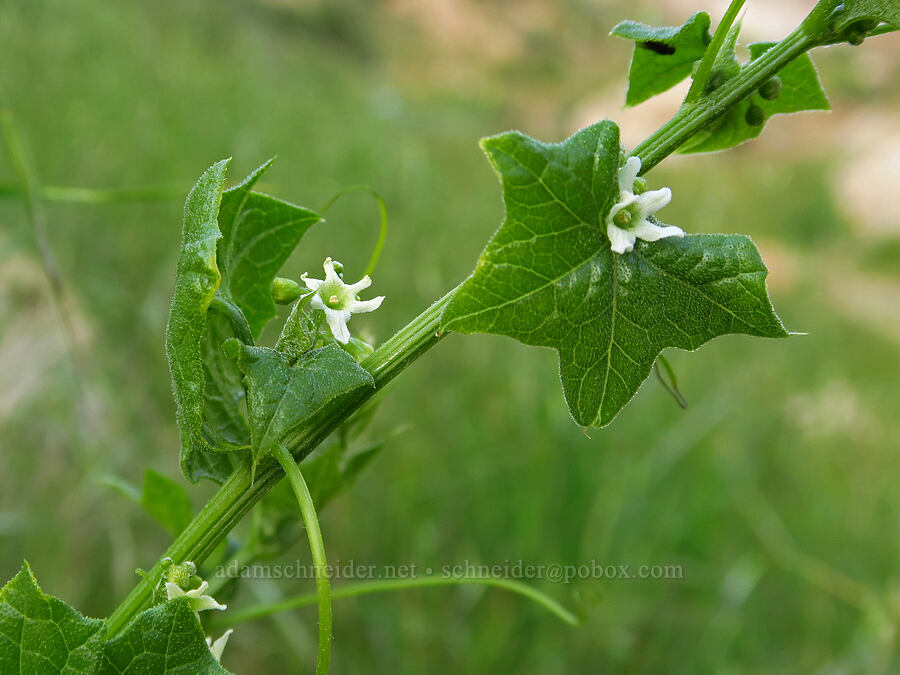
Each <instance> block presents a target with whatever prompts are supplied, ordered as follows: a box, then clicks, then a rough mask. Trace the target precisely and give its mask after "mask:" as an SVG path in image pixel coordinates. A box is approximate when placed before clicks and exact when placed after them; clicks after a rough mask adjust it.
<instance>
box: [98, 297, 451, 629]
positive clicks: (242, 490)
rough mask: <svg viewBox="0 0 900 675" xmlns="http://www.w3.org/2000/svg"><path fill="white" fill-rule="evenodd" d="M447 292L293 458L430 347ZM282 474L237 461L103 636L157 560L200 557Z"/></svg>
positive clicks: (307, 434)
mask: <svg viewBox="0 0 900 675" xmlns="http://www.w3.org/2000/svg"><path fill="white" fill-rule="evenodd" d="M452 295H453V291H451V292H450V293H448V294H447V295H445V296H444V297H443V298H441V299H440V300H438V301H437V302H436V303H434V304H433V305H432V306H431V307H429V308H428V309H426V310H425V311H424V312H422V313H421V314H420V315H419V316H417V317H416V318H415V319H413V320H412V321H411V322H410V323H409V324H407V325H406V326H405V327H404V328H402V329H401V330H400V331H399V332H397V334H396V335H394V337H392V338H391V339H389V340H388V341H387V342H385V343H384V344H383V345H381V346H380V347H379V348H378V349H376V350H375V351H374V352H373V353H372V354H371V355H369V356H368V358H366V359H365V360H364V361H363V362H362V364H361V365H362V366H363V367H364V368H366V370H368V371H369V372H370V373H372V376H373V377H374V379H375V389H368V390H365V389H364V390H362V391H359V392H357V393H355V394H354V395H353V396H348V397H344V398H342V399H340V400H339V402H338V403H337V405H335V406H332V407H329V408H328V409H326V410H323V411H322V412H321V413H319V414H318V415H317V416H316V417H314V418H313V419H312V420H310V422H309V424H308V425H307V426H306V427H305V428H304V429H303V430H302V431H301V432H300V433H299V435H298V436H296V437H295V438H293V439H291V442H290V443H288V444H287V445H288V447H289V448H290V450H291V454H292V456H293V457H294V459H295V460H296V461H298V462H299V461H301V460H302V459H303V458H304V457H306V456H307V455H308V454H309V453H310V452H312V451H313V450H314V449H315V448H316V446H318V445H319V443H321V442H322V441H323V440H325V438H326V437H327V436H328V435H329V434H331V433H332V432H333V431H335V430H336V429H337V428H338V427H339V426H340V425H341V424H343V423H344V422H345V421H346V420H347V419H348V418H349V417H350V416H351V415H352V414H353V413H354V412H355V411H356V410H357V409H358V408H360V407H361V406H362V405H363V404H364V403H365V402H366V401H368V400H369V399H370V398H371V397H372V396H374V395H375V393H376V392H377V391H380V390H381V389H383V388H384V386H385V385H387V383H388V382H390V381H391V380H392V379H394V377H396V376H397V375H398V374H399V373H400V372H401V371H403V369H405V368H406V367H407V366H408V365H409V364H411V363H412V362H413V361H415V360H416V359H418V358H419V357H420V356H421V355H422V354H424V353H425V352H426V351H428V350H429V349H431V347H433V346H434V345H435V344H437V342H438V341H439V340H440V339H441V337H443V334H442V333H441V332H440V319H441V311H442V310H443V309H444V306H445V305H446V304H447V302H448V301H449V300H450V297H451V296H452ZM283 477H284V471H283V469H282V468H281V466H280V465H279V464H278V462H276V461H274V460H270V461H263V462H261V463H260V465H259V466H258V468H257V472H256V480H255V481H252V480H251V477H250V467H249V466H242V467H239V468H237V469H235V471H234V473H233V474H231V476H230V477H229V478H228V479H227V480H226V481H225V482H224V483H223V484H222V487H220V488H219V490H218V492H216V493H215V494H214V495H213V496H212V498H211V499H210V500H209V501H208V502H207V503H206V505H205V506H204V507H203V509H202V510H201V511H200V513H198V514H197V515H196V516H195V517H194V519H193V520H192V521H191V523H190V524H189V525H188V526H187V528H185V530H184V531H183V532H182V533H181V534H180V535H179V536H178V538H177V539H175V541H174V542H173V543H172V545H171V546H170V547H169V549H168V550H167V551H166V552H165V553H164V554H163V555H162V556H161V558H160V561H159V562H157V563H156V565H154V567H153V569H151V570H150V572H149V574H148V575H147V578H144V579H141V581H139V582H138V584H137V585H136V586H135V587H134V589H133V590H132V591H131V593H129V594H128V596H127V597H126V598H125V600H124V601H123V602H122V604H121V605H119V607H118V608H117V609H116V610H115V611H114V612H113V613H112V615H111V616H110V617H109V620H108V622H107V630H108V632H109V635H110V636H112V635H115V634H116V633H118V632H119V631H121V630H122V629H123V628H124V627H125V625H126V624H127V623H128V622H129V621H130V620H131V619H132V618H133V617H134V616H135V615H137V613H138V612H140V611H141V610H142V609H143V608H144V607H145V606H146V605H147V604H148V603H149V602H150V600H151V597H152V594H153V587H154V586H155V585H156V583H158V580H159V578H160V575H161V574H162V565H163V563H162V559H164V558H166V557H168V558H171V559H172V560H175V561H177V562H182V561H184V560H191V561H193V562H195V563H197V564H199V563H201V562H202V561H204V560H205V559H206V558H207V557H208V556H209V555H210V553H212V551H213V550H214V549H215V548H216V546H217V545H218V544H219V543H220V542H221V541H222V540H223V539H224V538H225V536H226V535H227V534H228V533H229V532H230V531H231V530H232V529H233V528H234V527H235V525H237V524H238V522H240V520H241V519H242V518H243V517H244V515H245V514H246V513H247V512H248V511H249V510H250V509H251V508H252V507H253V505H254V504H256V503H257V502H258V501H259V500H260V499H261V498H262V496H263V495H264V494H266V492H268V491H269V490H270V489H271V488H272V487H273V486H274V485H275V484H276V483H277V482H278V481H279V480H281V479H282V478H283Z"/></svg>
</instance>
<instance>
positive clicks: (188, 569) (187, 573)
mask: <svg viewBox="0 0 900 675" xmlns="http://www.w3.org/2000/svg"><path fill="white" fill-rule="evenodd" d="M196 574H197V567H196V566H195V565H194V563H192V562H191V561H190V560H187V561H185V562H183V563H180V564H178V565H175V564H174V563H173V564H172V565H171V566H170V567H169V569H167V570H166V581H168V582H169V583H172V584H175V585H176V586H178V587H179V588H181V589H189V588H191V577H194V576H196Z"/></svg>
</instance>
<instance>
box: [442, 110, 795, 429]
mask: <svg viewBox="0 0 900 675" xmlns="http://www.w3.org/2000/svg"><path fill="white" fill-rule="evenodd" d="M482 147H483V148H484V150H485V152H486V153H487V155H488V158H489V160H490V161H491V163H492V164H493V166H494V169H495V170H496V172H497V174H498V175H499V177H500V181H501V184H502V187H503V200H504V203H505V206H506V218H505V220H504V222H503V224H502V225H501V227H500V229H499V230H498V231H497V232H496V234H494V236H493V237H492V239H491V240H490V242H489V243H488V245H487V248H486V249H485V251H484V253H483V254H482V256H481V258H480V259H479V262H478V265H477V267H476V269H475V272H474V273H473V274H472V276H471V277H470V278H469V279H468V280H466V281H465V282H464V283H463V285H462V286H461V287H460V289H459V290H458V291H457V293H456V294H455V295H454V297H453V299H452V300H451V301H450V303H449V304H448V306H447V307H446V309H445V310H444V314H443V318H442V324H443V328H444V329H446V330H453V331H458V332H462V333H475V332H482V333H495V334H500V335H507V336H510V337H514V338H516V339H517V340H519V341H521V342H523V343H525V344H529V345H540V346H547V347H552V348H554V349H556V350H557V352H558V354H559V361H560V377H561V379H562V384H563V390H564V393H565V396H566V401H567V403H568V406H569V410H570V412H571V414H572V416H573V417H574V419H575V421H576V422H578V423H579V424H581V425H584V426H587V425H591V424H593V425H596V426H605V425H606V424H609V423H610V422H611V421H612V419H613V418H614V417H615V416H616V414H617V413H618V412H619V411H620V410H621V409H622V408H623V407H624V406H625V404H626V403H628V401H629V400H630V399H631V398H632V397H633V396H634V394H635V392H636V391H637V390H638V388H639V387H640V385H641V383H642V382H643V381H644V379H646V377H647V376H648V375H649V373H650V370H651V368H652V366H653V362H654V360H655V359H656V357H657V355H658V354H659V353H660V351H662V349H664V348H665V347H679V348H682V349H689V350H693V349H697V348H698V347H699V346H700V345H702V344H703V343H705V342H707V341H708V340H710V339H712V338H713V337H716V336H718V335H725V334H728V333H745V334H749V335H758V336H765V337H784V336H786V335H787V333H786V331H785V329H784V327H783V326H782V324H781V321H780V320H779V319H778V317H777V316H776V315H775V312H774V310H773V309H772V306H771V304H770V302H769V299H768V295H767V291H766V286H765V277H766V274H767V271H766V268H765V266H764V265H763V263H762V261H761V259H760V257H759V253H758V252H757V250H756V248H755V246H754V245H753V243H752V241H751V240H750V239H749V238H748V237H745V236H741V235H715V234H711V235H693V236H686V237H684V238H675V237H672V238H667V239H662V240H660V241H657V242H655V243H652V244H647V243H645V242H639V243H638V245H637V246H636V247H635V249H634V251H632V252H630V253H626V254H624V255H618V254H615V253H613V252H612V251H611V249H610V244H609V239H608V237H607V235H606V226H605V219H606V216H607V215H608V213H609V211H610V208H611V207H612V205H613V203H614V202H615V200H616V199H617V198H618V195H619V192H618V185H617V175H618V166H619V157H620V146H619V133H618V128H617V127H616V125H615V124H614V123H612V122H610V121H608V120H606V121H602V122H599V123H598V124H595V125H593V126H591V127H588V128H586V129H583V130H582V131H580V132H578V133H576V134H575V135H574V136H572V137H571V138H569V139H568V140H566V141H564V142H562V143H554V144H548V143H542V142H540V141H537V140H535V139H533V138H530V137H528V136H525V135H524V134H521V133H519V132H508V133H504V134H500V135H498V136H493V137H490V138H487V139H484V140H483V141H482Z"/></svg>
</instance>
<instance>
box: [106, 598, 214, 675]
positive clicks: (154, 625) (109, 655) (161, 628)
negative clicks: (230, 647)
mask: <svg viewBox="0 0 900 675" xmlns="http://www.w3.org/2000/svg"><path fill="white" fill-rule="evenodd" d="M99 672H100V675H112V674H114V673H117V674H121V675H124V674H128V675H131V674H134V675H137V674H138V673H141V674H143V673H153V674H154V675H156V674H157V673H158V674H159V675H162V674H163V673H166V675H169V674H171V675H174V674H175V673H183V674H184V675H201V674H202V675H228V671H227V670H225V669H224V668H223V667H222V666H221V665H219V663H218V662H217V661H216V659H215V658H214V657H213V655H212V653H211V652H210V651H209V647H208V646H207V644H206V637H205V636H204V634H203V629H202V628H201V627H200V621H199V620H198V618H197V614H196V613H195V612H194V610H193V609H191V605H190V601H189V600H188V598H175V599H174V600H169V601H168V602H165V603H163V604H161V605H157V606H156V607H152V608H150V609H148V610H146V611H144V612H141V613H140V614H138V616H137V617H135V619H134V621H132V622H131V623H130V624H129V625H128V626H127V627H126V628H125V630H124V632H122V633H121V634H119V635H117V636H116V637H114V638H113V639H111V640H109V641H108V642H107V643H106V645H105V646H104V649H103V665H102V668H101V670H100V671H99Z"/></svg>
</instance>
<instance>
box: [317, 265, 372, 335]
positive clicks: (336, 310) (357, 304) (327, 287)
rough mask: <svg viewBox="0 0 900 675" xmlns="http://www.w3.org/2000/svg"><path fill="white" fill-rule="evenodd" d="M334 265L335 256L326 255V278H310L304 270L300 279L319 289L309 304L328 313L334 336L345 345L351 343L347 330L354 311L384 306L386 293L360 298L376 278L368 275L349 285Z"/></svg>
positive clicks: (326, 316) (359, 311)
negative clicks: (370, 277) (366, 298)
mask: <svg viewBox="0 0 900 675" xmlns="http://www.w3.org/2000/svg"><path fill="white" fill-rule="evenodd" d="M338 264H340V263H338ZM334 265H335V263H334V261H333V260H332V259H331V258H325V264H324V265H323V267H324V268H325V278H324V279H309V278H307V276H306V274H305V273H304V274H302V275H301V276H300V280H301V281H303V283H305V284H306V287H307V288H308V289H309V290H311V291H315V295H313V297H312V299H311V300H310V303H309V304H310V306H311V307H312V308H313V309H321V310H323V311H324V312H325V321H327V322H328V327H329V328H330V329H331V334H332V335H334V339H335V340H337V341H338V342H340V343H341V344H347V343H348V342H349V341H350V331H349V330H348V329H347V322H348V321H349V320H350V317H351V316H352V315H353V314H363V313H365V312H373V311H375V310H376V309H378V308H379V307H381V303H382V301H383V300H384V296H383V295H380V296H378V297H377V298H372V299H371V300H360V299H359V298H357V297H356V294H357V293H359V292H360V291H361V290H363V289H366V288H368V287H369V286H371V285H372V280H371V279H369V277H368V275H367V276H364V277H363V278H362V279H360V280H359V281H357V282H356V283H355V284H345V283H344V280H343V279H341V277H340V276H338V273H337V271H335V269H334Z"/></svg>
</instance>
